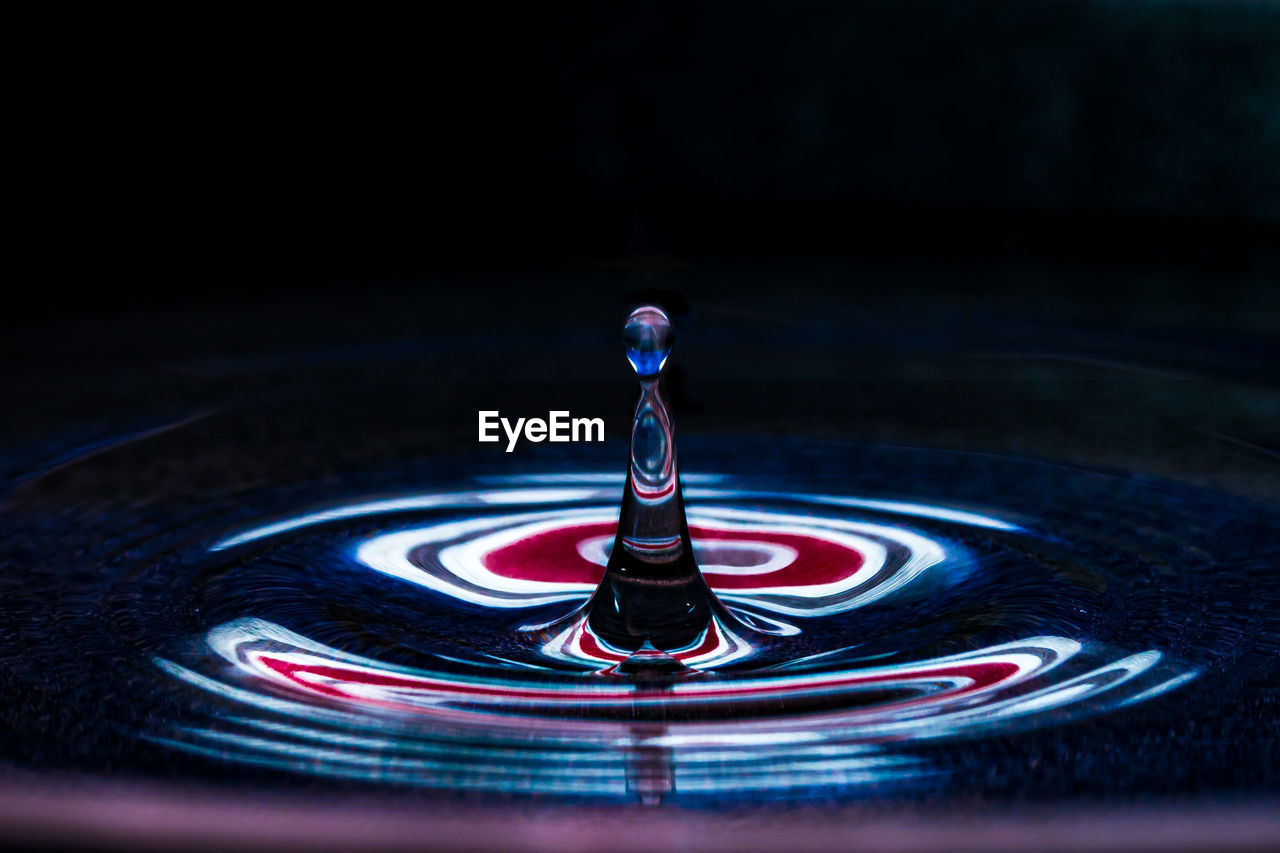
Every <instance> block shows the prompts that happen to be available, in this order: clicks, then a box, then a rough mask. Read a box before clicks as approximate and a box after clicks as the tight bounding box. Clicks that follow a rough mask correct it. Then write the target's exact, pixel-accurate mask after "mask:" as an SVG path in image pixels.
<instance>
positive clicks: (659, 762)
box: [626, 723, 676, 806]
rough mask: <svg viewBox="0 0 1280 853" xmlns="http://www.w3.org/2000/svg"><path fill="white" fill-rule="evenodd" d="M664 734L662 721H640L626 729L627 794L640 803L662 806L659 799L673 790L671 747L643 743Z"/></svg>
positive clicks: (674, 785) (673, 775) (673, 763)
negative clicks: (627, 733) (641, 722)
mask: <svg viewBox="0 0 1280 853" xmlns="http://www.w3.org/2000/svg"><path fill="white" fill-rule="evenodd" d="M666 733H667V727H666V725H664V724H662V723H643V724H637V725H634V726H632V727H631V728H630V735H631V743H630V744H629V745H628V746H627V748H626V749H627V793H628V794H632V795H634V796H635V797H637V798H638V799H639V800H640V803H641V804H642V805H646V806H658V805H662V801H663V799H665V798H666V797H667V796H669V795H671V794H674V793H675V790H676V766H675V761H674V760H673V756H672V750H671V748H670V747H667V746H655V745H646V742H649V741H654V740H657V739H659V738H661V737H662V736H663V735H665V734H666Z"/></svg>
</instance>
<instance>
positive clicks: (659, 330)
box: [622, 305, 676, 379]
mask: <svg viewBox="0 0 1280 853" xmlns="http://www.w3.org/2000/svg"><path fill="white" fill-rule="evenodd" d="M675 340H676V334H675V329H674V328H673V327H672V325H671V318H670V317H668V316H667V314H666V312H665V311H663V310H662V309H661V308H657V307H655V306H653V305H644V306H642V307H640V308H637V309H636V310H634V311H632V312H631V314H630V316H628V317H627V322H626V325H624V326H623V328H622V343H623V346H625V347H626V348H627V360H628V361H630V362H631V366H632V367H633V368H635V371H636V375H637V376H639V377H640V378H641V379H651V378H653V377H655V376H657V375H658V374H660V373H661V372H662V367H663V365H665V364H666V363H667V356H668V355H670V354H671V346H672V344H674V343H675Z"/></svg>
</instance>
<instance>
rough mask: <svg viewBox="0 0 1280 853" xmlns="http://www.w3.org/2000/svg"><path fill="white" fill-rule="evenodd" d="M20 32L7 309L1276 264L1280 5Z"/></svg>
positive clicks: (1066, 5)
mask: <svg viewBox="0 0 1280 853" xmlns="http://www.w3.org/2000/svg"><path fill="white" fill-rule="evenodd" d="M11 38H12V39H13V40H14V41H15V42H16V43H17V48H18V52H17V54H16V58H17V62H16V66H15V77H14V82H15V83H16V85H15V87H14V88H15V94H16V97H15V98H14V100H13V101H12V102H11V104H10V110H9V113H10V121H9V130H8V134H7V135H9V136H10V138H11V139H16V141H17V142H18V146H16V150H17V151H18V152H19V153H17V154H11V155H10V168H11V170H12V172H13V173H14V176H15V178H16V180H15V184H16V185H17V187H18V192H17V194H16V196H15V197H14V207H15V208H16V211H15V212H16V213H17V217H16V218H17V220H18V224H17V226H16V228H15V229H14V232H13V235H12V236H14V237H15V238H17V239H16V240H15V243H16V245H17V255H16V257H17V258H19V259H28V260H29V261H31V263H23V264H19V269H20V270H25V271H20V272H19V273H18V275H17V276H16V277H15V278H14V279H13V280H12V287H11V295H10V297H9V310H8V311H6V312H5V313H6V317H7V319H9V320H10V321H15V320H16V321H17V322H18V323H25V322H27V321H28V320H29V319H31V317H32V316H33V315H35V316H37V317H39V318H42V319H43V320H50V319H53V320H56V319H57V318H60V317H64V316H66V315H68V314H85V313H88V314H90V315H102V316H104V317H108V316H117V315H118V314H120V313H121V312H126V313H127V312H130V311H136V310H138V309H143V308H153V307H164V308H171V309H172V308H176V309H178V310H184V311H185V310H195V311H199V310H201V309H202V308H203V307H205V306H207V305H208V304H209V303H210V302H218V301H226V300H230V301H233V302H234V301H235V300H246V299H247V300H253V299H260V298H262V297H263V296H264V295H273V296H279V297H282V298H286V299H287V298H293V297H296V296H299V295H302V296H305V295H308V294H318V293H321V292H322V291H323V292H327V293H329V294H337V295H339V296H345V295H351V296H353V299H352V301H353V302H355V301H358V300H357V299H355V298H354V297H355V295H356V294H359V293H362V292H364V289H365V288H368V287H371V286H377V287H381V288H392V289H409V290H421V289H437V290H439V289H440V288H441V286H440V285H439V277H440V276H441V275H443V274H445V273H449V274H454V273H457V272H460V271H461V272H464V273H467V274H480V273H483V274H484V275H483V284H478V285H477V284H473V285H472V286H480V287H484V288H489V289H492V290H493V291H494V292H495V293H500V294H503V295H509V294H511V293H512V292H514V291H519V290H521V289H522V288H523V285H521V284H519V283H517V282H516V281H515V280H514V279H508V278H504V275H505V274H506V273H508V272H512V271H527V270H538V271H548V270H550V271H555V270H557V269H563V268H572V269H581V268H584V267H585V268H588V269H599V270H601V271H602V272H601V276H600V286H601V287H606V288H613V289H616V290H618V292H619V294H620V296H619V297H618V298H619V299H625V298H626V297H627V296H628V295H630V294H632V292H633V291H634V290H635V289H636V286H637V285H636V279H635V276H634V275H615V273H618V272H619V271H624V272H626V271H634V268H635V265H636V264H637V263H640V264H641V266H643V265H644V264H646V263H652V262H654V259H658V261H659V263H657V267H656V269H658V271H659V272H661V270H662V269H663V267H662V264H661V263H660V262H661V261H662V259H674V261H673V262H674V263H676V264H679V263H683V262H685V261H688V260H689V259H693V262H694V263H696V260H697V259H698V258H702V257H709V256H749V257H757V256H770V257H783V258H788V257H798V256H813V255H821V256H829V255H838V256H843V257H849V258H855V259H860V260H867V261H877V262H878V261H880V260H884V259H889V260H891V261H900V260H903V259H906V260H917V259H922V258H925V259H929V260H930V262H933V263H938V264H947V263H951V262H952V261H953V260H955V261H972V260H977V261H979V262H987V261H990V260H1000V259H1007V258H1010V257H1014V258H1019V259H1025V258H1030V259H1032V261H1033V262H1035V263H1040V264H1043V265H1045V266H1048V267H1053V266H1055V265H1060V264H1064V263H1070V264H1079V263H1084V264H1086V265H1089V264H1097V265H1103V266H1108V267H1115V266H1117V265H1136V266H1139V267H1142V268H1146V269H1150V268H1157V269H1169V270H1173V271H1174V272H1175V273H1178V272H1179V271H1182V270H1185V269H1188V268H1195V269H1198V270H1200V271H1202V272H1204V271H1208V272H1210V273H1212V274H1215V275H1217V274H1220V275H1221V276H1222V277H1223V278H1226V279H1228V280H1229V281H1228V284H1227V285H1226V286H1227V287H1231V286H1232V285H1231V284H1230V282H1231V281H1240V280H1243V279H1245V278H1247V279H1249V280H1250V281H1254V280H1256V279H1258V278H1259V277H1261V278H1262V279H1264V280H1266V279H1270V280H1274V279H1275V273H1276V270H1277V268H1278V266H1280V265H1278V264H1277V261H1276V254H1275V248H1274V247H1275V246H1276V245H1277V244H1280V240H1278V239H1277V236H1278V234H1280V59H1278V56H1280V51H1278V50H1277V46H1278V45H1280V5H1278V4H1276V3H1272V2H1206V1H1205V0H1178V1H1172V2H1142V3H1128V2H1110V0H1088V2H1078V0H1073V2H1037V3H1019V2H1007V3H1000V2H972V0H959V1H958V2H957V1H956V0H951V2H940V0H920V2H912V3H900V2H887V0H885V1H884V2H862V3H844V2H800V3H785V4H782V3H779V4H746V3H692V4H640V3H578V4H510V5H505V4H487V3H473V4H453V5H449V6H445V5H444V4H439V5H434V4H433V5H423V6H419V7H417V8H415V9H411V10H398V11H369V10H364V9H361V8H357V7H356V6H349V7H347V8H345V9H338V10H329V9H324V10H320V9H316V8H313V7H312V6H309V5H298V6H293V7H273V8H272V9H271V10H269V11H267V10H264V9H262V8H259V7H257V6H234V5H233V6H228V5H226V4H218V5H216V6H215V5H211V6H207V7H204V8H200V9H192V8H190V7H187V6H185V5H184V6H182V7H181V8H177V7H160V6H157V7H154V8H150V9H148V8H146V7H134V8H132V9H130V10H127V11H122V10H118V9H108V8H105V7H91V8H81V9H76V10H71V9H61V10H57V11H49V12H45V13H41V14H39V15H30V14H28V15H27V16H25V17H21V18H19V19H18V20H16V21H15V22H14V27H13V29H12V30H11ZM659 277H660V276H659ZM1079 278H1080V280H1081V282H1082V285H1081V286H1087V280H1088V278H1089V276H1088V275H1082V276H1080V277H1079ZM1174 279H1175V281H1174V282H1173V284H1172V285H1171V286H1174V287H1183V289H1185V288H1186V287H1191V288H1193V289H1195V288H1204V287H1205V285H1203V284H1201V283H1195V284H1190V285H1179V284H1178V282H1177V281H1176V279H1177V275H1176V274H1175V275H1174ZM962 286H965V285H961V284H958V283H957V284H949V283H947V282H945V281H939V282H938V283H937V284H935V285H932V287H934V288H935V289H938V290H942V291H947V290H950V289H953V288H959V287H962ZM1248 287H1249V288H1253V289H1254V290H1256V287H1257V286H1256V285H1255V284H1250V285H1248ZM857 288H858V285H857V284H850V283H848V282H845V283H843V284H840V285H832V286H831V289H832V290H833V291H835V292H836V297H837V298H843V297H849V296H850V292H851V291H852V292H853V293H852V295H854V296H857V295H858V294H857V293H856V291H857ZM1251 294H1252V295H1250V296H1249V297H1248V298H1247V299H1246V301H1250V300H1252V299H1254V298H1256V296H1257V294H1256V293H1255V292H1254V291H1253V290H1251ZM440 295H441V297H442V298H445V299H447V298H448V292H447V289H444V290H440ZM540 295H541V296H543V297H545V298H550V299H552V300H554V299H555V298H556V293H555V292H554V289H553V290H552V291H551V292H550V293H543V294H540ZM1157 298H1158V297H1157Z"/></svg>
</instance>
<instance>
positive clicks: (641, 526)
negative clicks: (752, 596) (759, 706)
mask: <svg viewBox="0 0 1280 853" xmlns="http://www.w3.org/2000/svg"><path fill="white" fill-rule="evenodd" d="M622 340H623V344H624V346H625V347H626V351H627V359H628V360H629V361H630V362H631V366H632V367H633V368H634V369H635V372H636V377H637V378H638V379H639V380H640V398H639V401H638V402H637V404H636V410H635V417H634V418H633V420H632V423H631V454H630V462H629V465H628V469H627V484H626V488H625V490H624V491H623V494H622V511H621V514H620V516H619V519H618V534H617V537H616V538H615V539H614V543H613V551H612V552H611V553H610V555H609V562H608V565H607V567H606V569H605V574H604V578H603V579H602V580H601V582H600V585H599V587H597V588H596V591H595V594H594V595H593V596H592V597H591V600H590V602H588V604H587V613H588V616H587V622H588V625H589V626H590V628H591V630H592V632H593V633H595V634H596V636H598V637H599V638H600V639H602V640H604V641H605V642H607V643H609V644H610V645H611V646H613V647H615V648H618V649H622V650H626V651H642V652H643V653H647V654H648V656H650V657H652V658H653V664H654V665H655V666H658V665H660V663H659V661H660V660H662V659H664V658H665V655H663V654H661V653H663V652H672V651H676V650H679V649H684V648H688V647H689V646H691V645H693V644H695V643H697V642H698V641H699V640H700V639H701V638H702V637H703V636H704V635H705V634H706V632H707V631H708V630H709V629H710V628H711V626H712V624H713V620H715V619H721V620H727V621H730V622H736V621H737V620H735V619H733V617H732V616H731V615H730V614H729V613H728V611H727V610H726V609H725V608H724V606H723V605H721V604H720V602H719V601H718V600H717V599H716V597H715V594H714V593H712V592H711V590H710V588H709V587H708V586H707V583H706V581H705V580H704V579H703V577H702V572H701V571H700V570H699V568H698V565H697V563H696V562H695V560H694V556H693V545H692V543H691V541H690V538H689V524H688V522H687V521H686V520H685V512H684V500H683V498H682V496H681V492H680V475H679V468H678V465H677V462H676V443H675V432H674V430H673V428H672V424H671V415H670V414H669V412H668V411H667V405H666V401H665V399H664V398H663V395H662V383H661V378H662V369H663V367H664V366H665V365H666V362H667V356H668V355H669V354H670V352H671V346H672V344H673V343H674V341H675V332H674V330H673V329H672V326H671V320H670V318H669V317H667V315H666V314H665V313H664V312H663V311H662V310H661V309H659V308H655V307H652V306H646V307H642V308H637V309H636V310H635V311H633V312H632V313H631V315H630V316H629V317H628V318H627V321H626V325H625V326H624V327H623V332H622ZM670 663H673V664H674V661H670ZM677 666H678V664H677Z"/></svg>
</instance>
